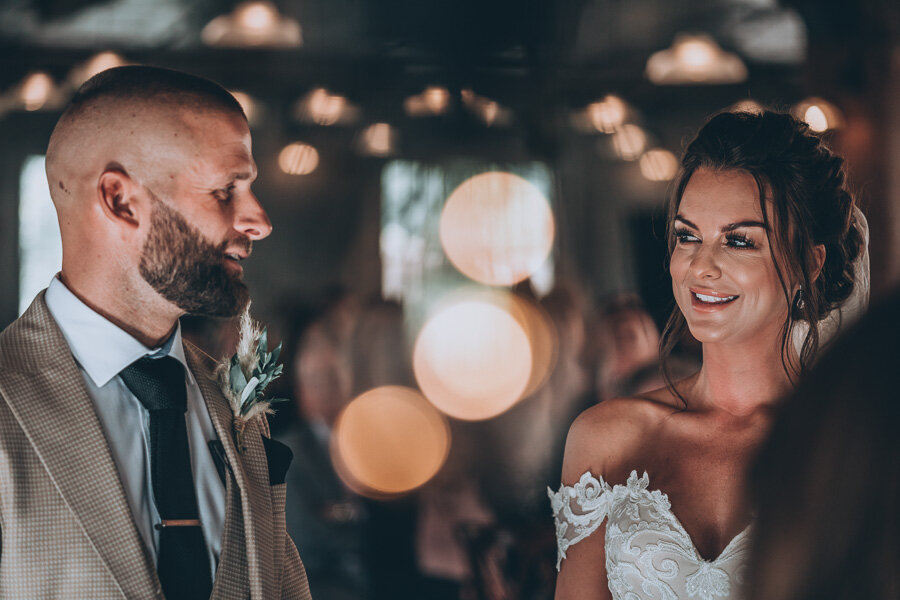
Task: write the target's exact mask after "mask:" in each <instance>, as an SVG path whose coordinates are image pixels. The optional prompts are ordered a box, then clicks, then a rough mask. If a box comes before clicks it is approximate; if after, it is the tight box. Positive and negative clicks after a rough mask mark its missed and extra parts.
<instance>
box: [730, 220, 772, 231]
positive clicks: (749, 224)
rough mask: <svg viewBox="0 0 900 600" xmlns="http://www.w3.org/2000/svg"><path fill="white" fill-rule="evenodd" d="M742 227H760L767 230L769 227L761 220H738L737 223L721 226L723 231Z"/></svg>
mask: <svg viewBox="0 0 900 600" xmlns="http://www.w3.org/2000/svg"><path fill="white" fill-rule="evenodd" d="M744 227H762V228H763V229H764V230H766V231H768V230H769V228H768V227H767V226H766V224H765V223H763V222H762V221H738V222H737V223H729V224H728V225H726V226H724V227H723V228H722V232H723V233H728V232H729V231H734V230H735V229H742V228H744Z"/></svg>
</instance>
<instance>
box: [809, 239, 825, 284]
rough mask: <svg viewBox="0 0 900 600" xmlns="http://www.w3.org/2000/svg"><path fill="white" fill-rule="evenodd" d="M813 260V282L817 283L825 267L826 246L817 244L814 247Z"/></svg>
mask: <svg viewBox="0 0 900 600" xmlns="http://www.w3.org/2000/svg"><path fill="white" fill-rule="evenodd" d="M813 260H814V261H815V264H814V265H813V272H812V278H811V279H812V281H815V280H817V279H818V278H819V274H820V273H821V272H822V267H823V266H825V245H824V244H816V245H815V246H814V247H813Z"/></svg>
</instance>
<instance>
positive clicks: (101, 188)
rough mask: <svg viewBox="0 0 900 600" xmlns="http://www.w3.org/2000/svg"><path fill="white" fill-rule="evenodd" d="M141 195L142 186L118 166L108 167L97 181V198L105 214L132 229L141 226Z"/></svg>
mask: <svg viewBox="0 0 900 600" xmlns="http://www.w3.org/2000/svg"><path fill="white" fill-rule="evenodd" d="M139 193H140V186H139V185H138V184H137V182H135V181H134V180H133V179H132V178H131V177H129V176H128V173H126V172H125V169H123V168H121V167H119V166H118V165H109V166H107V167H106V169H105V170H104V171H103V173H101V174H100V177H99V179H98V180H97V198H98V200H99V201H100V208H101V209H102V210H103V214H104V215H106V217H107V218H109V219H112V220H114V221H117V222H119V223H124V224H127V225H129V226H131V227H137V226H138V225H139V224H140V215H139V212H138V206H137V204H138V203H139V202H140V199H139V198H138V195H139Z"/></svg>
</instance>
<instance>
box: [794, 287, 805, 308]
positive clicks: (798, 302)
mask: <svg viewBox="0 0 900 600" xmlns="http://www.w3.org/2000/svg"><path fill="white" fill-rule="evenodd" d="M805 305H806V303H805V302H804V301H803V288H802V287H801V288H800V289H798V290H797V294H796V295H795V296H794V309H795V310H803V307H804V306H805Z"/></svg>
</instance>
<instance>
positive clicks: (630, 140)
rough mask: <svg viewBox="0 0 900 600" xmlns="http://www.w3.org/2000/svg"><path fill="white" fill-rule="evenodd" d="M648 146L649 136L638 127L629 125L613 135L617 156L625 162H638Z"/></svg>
mask: <svg viewBox="0 0 900 600" xmlns="http://www.w3.org/2000/svg"><path fill="white" fill-rule="evenodd" d="M646 145H647V134H646V133H644V130H643V129H641V128H640V127H638V126H637V125H632V124H631V123H628V124H626V125H622V127H621V128H620V129H619V130H618V131H617V132H616V133H615V134H614V135H613V147H614V148H615V149H616V154H618V155H619V158H622V159H624V160H637V159H638V158H639V157H640V156H641V154H642V153H643V152H644V148H645V147H646Z"/></svg>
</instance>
